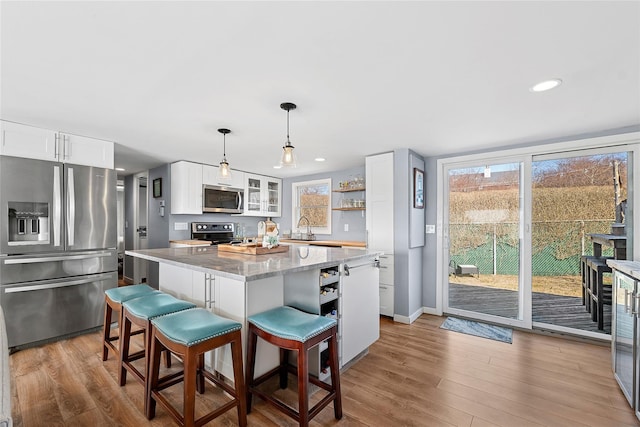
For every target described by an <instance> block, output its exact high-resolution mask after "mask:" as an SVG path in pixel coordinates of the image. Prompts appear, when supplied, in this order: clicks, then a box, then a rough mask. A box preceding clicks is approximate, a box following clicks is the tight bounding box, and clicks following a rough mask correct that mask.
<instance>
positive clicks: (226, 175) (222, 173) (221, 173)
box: [218, 128, 231, 181]
mask: <svg viewBox="0 0 640 427" xmlns="http://www.w3.org/2000/svg"><path fill="white" fill-rule="evenodd" d="M218 132H220V133H221V134H222V161H221V162H220V167H219V168H218V180H221V181H229V180H231V168H230V167H229V162H227V134H228V133H231V131H230V130H229V129H224V128H223V129H218Z"/></svg>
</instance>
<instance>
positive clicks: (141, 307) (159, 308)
mask: <svg viewBox="0 0 640 427" xmlns="http://www.w3.org/2000/svg"><path fill="white" fill-rule="evenodd" d="M195 307H196V305H195V304H193V303H191V302H187V301H182V300H180V299H177V298H174V297H172V296H171V295H168V294H165V293H164V292H158V293H155V294H153V295H148V296H146V297H144V298H136V299H132V300H129V301H125V302H124V303H122V329H121V332H122V339H121V343H120V365H119V367H120V369H119V370H118V383H119V384H120V386H124V385H125V383H126V382H127V371H129V372H130V373H131V374H132V375H133V377H134V378H135V379H137V380H138V381H139V382H140V383H142V385H143V386H144V388H145V396H146V395H147V393H146V392H147V387H148V381H147V378H149V357H148V355H149V349H150V347H151V334H150V333H149V332H150V331H151V320H152V319H154V318H156V317H159V316H164V315H166V314H171V313H176V312H178V311H182V310H188V309H190V308H195ZM131 325H136V326H138V327H140V328H141V329H143V330H144V331H145V339H144V351H143V352H138V353H136V354H135V355H130V354H129V347H130V343H131ZM139 353H142V355H140V354H139ZM145 356H146V360H145V366H144V372H140V371H139V370H138V369H136V367H135V366H134V365H133V364H132V362H133V361H135V360H138V359H140V358H141V357H145ZM175 375H177V374H174V376H175ZM144 412H145V413H146V412H147V408H146V399H145V408H144Z"/></svg>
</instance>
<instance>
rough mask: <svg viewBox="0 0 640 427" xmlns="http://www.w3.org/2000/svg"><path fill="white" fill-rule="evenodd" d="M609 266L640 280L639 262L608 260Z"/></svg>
mask: <svg viewBox="0 0 640 427" xmlns="http://www.w3.org/2000/svg"><path fill="white" fill-rule="evenodd" d="M607 265H609V267H611V268H614V269H616V270H618V271H621V272H623V273H625V274H626V275H628V276H631V277H633V278H634V279H636V280H640V262H638V261H624V260H617V259H608V260H607Z"/></svg>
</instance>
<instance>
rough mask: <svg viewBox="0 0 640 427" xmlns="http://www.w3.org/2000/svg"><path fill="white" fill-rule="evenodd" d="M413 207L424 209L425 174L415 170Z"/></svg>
mask: <svg viewBox="0 0 640 427" xmlns="http://www.w3.org/2000/svg"><path fill="white" fill-rule="evenodd" d="M413 207H414V208H416V209H424V172H423V171H421V170H420V169H418V168H413Z"/></svg>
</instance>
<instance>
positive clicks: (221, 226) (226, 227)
mask: <svg viewBox="0 0 640 427" xmlns="http://www.w3.org/2000/svg"><path fill="white" fill-rule="evenodd" d="M234 231H235V224H234V223H233V222H192V223H191V239H192V240H206V241H209V242H211V244H212V245H219V244H220V243H232V242H235V240H234V238H233V235H234Z"/></svg>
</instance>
